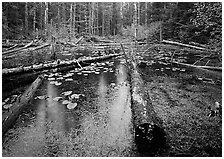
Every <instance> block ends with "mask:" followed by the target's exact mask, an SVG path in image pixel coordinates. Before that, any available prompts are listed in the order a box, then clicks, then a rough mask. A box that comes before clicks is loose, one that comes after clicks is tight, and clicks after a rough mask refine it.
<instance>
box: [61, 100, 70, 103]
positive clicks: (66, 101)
mask: <svg viewBox="0 0 224 159" xmlns="http://www.w3.org/2000/svg"><path fill="white" fill-rule="evenodd" d="M69 103H71V101H68V100H64V101H63V102H62V104H69Z"/></svg>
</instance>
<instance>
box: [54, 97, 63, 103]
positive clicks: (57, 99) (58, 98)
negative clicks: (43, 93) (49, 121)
mask: <svg viewBox="0 0 224 159" xmlns="http://www.w3.org/2000/svg"><path fill="white" fill-rule="evenodd" d="M60 99H62V97H55V98H53V101H56V102H57V101H59V100H60Z"/></svg>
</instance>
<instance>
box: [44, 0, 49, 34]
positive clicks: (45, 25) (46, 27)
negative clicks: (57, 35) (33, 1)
mask: <svg viewBox="0 0 224 159" xmlns="http://www.w3.org/2000/svg"><path fill="white" fill-rule="evenodd" d="M44 27H45V35H46V36H47V35H48V2H45V15H44Z"/></svg>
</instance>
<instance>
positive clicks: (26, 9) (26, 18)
mask: <svg viewBox="0 0 224 159" xmlns="http://www.w3.org/2000/svg"><path fill="white" fill-rule="evenodd" d="M28 27H29V26H28V2H26V3H25V35H26V36H28V29H29V28H28Z"/></svg>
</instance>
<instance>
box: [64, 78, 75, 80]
mask: <svg viewBox="0 0 224 159" xmlns="http://www.w3.org/2000/svg"><path fill="white" fill-rule="evenodd" d="M65 81H73V79H72V78H67V79H65Z"/></svg>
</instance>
